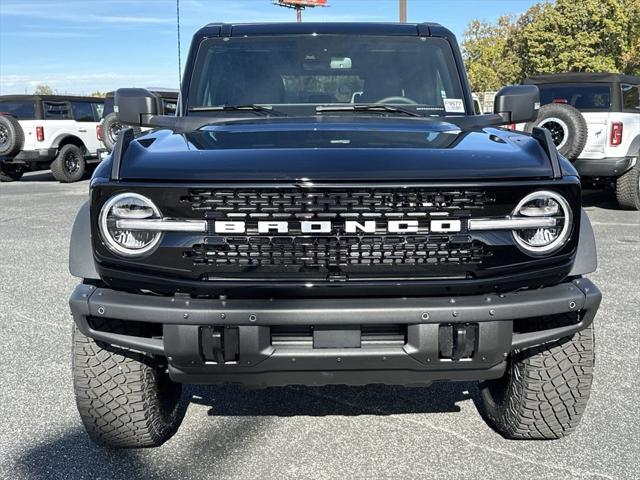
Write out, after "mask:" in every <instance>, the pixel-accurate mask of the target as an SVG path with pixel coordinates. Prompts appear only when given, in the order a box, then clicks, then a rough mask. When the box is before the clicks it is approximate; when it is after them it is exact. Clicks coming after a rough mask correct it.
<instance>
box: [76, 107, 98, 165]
mask: <svg viewBox="0 0 640 480" xmlns="http://www.w3.org/2000/svg"><path fill="white" fill-rule="evenodd" d="M70 103H71V110H72V112H73V119H74V120H75V122H76V132H77V135H78V137H80V139H81V140H82V143H84V145H85V147H87V152H88V154H89V155H96V150H97V149H98V147H99V146H100V142H99V141H98V133H97V130H96V127H97V125H98V122H99V121H100V116H99V109H98V107H97V106H98V105H99V104H98V103H96V102H90V101H72V102H70Z"/></svg>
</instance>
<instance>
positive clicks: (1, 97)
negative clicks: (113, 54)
mask: <svg viewBox="0 0 640 480" xmlns="http://www.w3.org/2000/svg"><path fill="white" fill-rule="evenodd" d="M11 100H13V101H25V100H33V101H36V100H49V101H52V102H66V101H85V102H87V101H91V102H104V98H101V97H83V96H80V95H35V94H32V95H0V101H5V102H7V101H11Z"/></svg>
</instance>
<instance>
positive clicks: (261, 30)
mask: <svg viewBox="0 0 640 480" xmlns="http://www.w3.org/2000/svg"><path fill="white" fill-rule="evenodd" d="M312 33H317V34H321V35H322V34H343V35H349V34H352V35H400V36H414V35H415V36H418V35H421V36H431V37H449V38H455V36H454V35H453V33H452V32H451V31H450V30H447V29H446V28H444V27H443V26H442V25H439V24H437V23H391V22H389V23H382V22H380V23H373V22H327V23H318V22H300V23H233V24H231V23H210V24H209V25H206V26H205V27H202V28H201V29H200V30H198V31H197V32H196V34H195V36H196V37H198V36H205V37H211V36H213V37H218V36H224V37H231V36H244V35H247V36H253V35H256V36H258V35H296V34H297V35H304V34H309V35H310V34H312Z"/></svg>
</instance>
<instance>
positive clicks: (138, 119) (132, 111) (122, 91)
mask: <svg viewBox="0 0 640 480" xmlns="http://www.w3.org/2000/svg"><path fill="white" fill-rule="evenodd" d="M113 111H114V112H116V116H117V117H118V121H120V122H121V123H123V124H125V125H135V126H148V125H149V120H150V119H151V117H153V116H155V115H157V114H158V102H157V99H156V96H155V95H154V94H153V93H151V92H150V91H149V90H146V89H144V88H119V89H118V90H116V93H115V95H114V108H113Z"/></svg>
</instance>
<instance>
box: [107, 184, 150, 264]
mask: <svg viewBox="0 0 640 480" xmlns="http://www.w3.org/2000/svg"><path fill="white" fill-rule="evenodd" d="M161 217H162V215H161V214H160V210H158V207H156V206H155V205H154V204H153V202H152V201H151V200H149V199H148V198H147V197H144V196H142V195H139V194H137V193H120V194H118V195H115V196H114V197H112V198H110V199H109V200H108V201H107V203H105V204H104V206H103V207H102V210H101V211H100V233H101V234H102V238H103V239H104V242H105V244H106V245H107V247H109V249H110V250H112V251H113V252H115V253H117V254H118V255H122V256H125V257H135V256H139V255H144V254H146V253H149V252H150V251H151V250H152V249H153V248H154V247H155V246H156V245H157V244H158V242H159V241H160V238H161V236H162V233H161V232H157V231H148V230H130V229H122V228H119V227H118V220H132V219H133V220H135V219H155V218H157V219H159V218H161Z"/></svg>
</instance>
